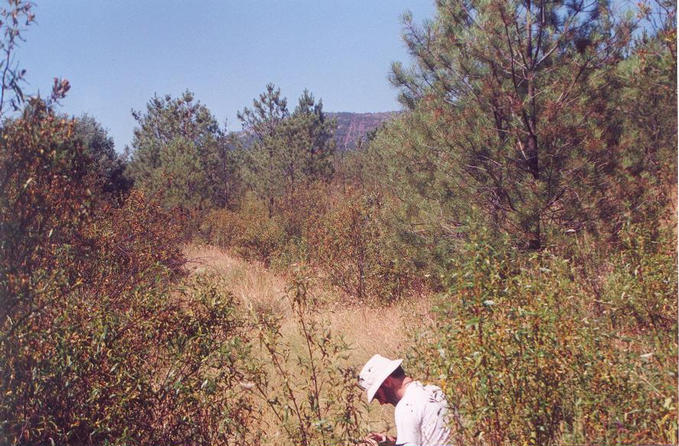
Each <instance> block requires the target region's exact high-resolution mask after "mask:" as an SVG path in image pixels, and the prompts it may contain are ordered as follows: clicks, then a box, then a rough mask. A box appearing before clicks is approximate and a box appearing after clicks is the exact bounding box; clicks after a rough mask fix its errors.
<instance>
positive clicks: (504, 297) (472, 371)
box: [412, 228, 677, 445]
mask: <svg viewBox="0 0 679 446" xmlns="http://www.w3.org/2000/svg"><path fill="white" fill-rule="evenodd" d="M630 229H631V230H632V231H633V232H631V233H630V235H632V234H634V236H633V239H634V243H633V245H632V246H629V247H628V248H626V249H624V250H623V251H621V253H620V255H619V256H617V257H615V258H612V259H611V260H610V261H609V262H607V263H606V264H605V265H600V266H599V268H598V273H599V274H600V275H601V277H600V278H598V279H597V281H598V282H600V286H599V287H591V286H588V284H589V282H588V280H587V279H586V278H585V277H584V276H583V272H582V271H581V269H580V267H579V266H578V265H574V264H572V263H571V262H569V261H567V260H563V259H560V258H558V257H554V256H551V255H550V254H549V253H547V252H544V253H542V254H540V255H526V254H522V253H519V252H517V251H516V250H514V249H513V248H511V247H510V245H506V244H505V247H502V245H498V244H497V243H493V244H490V243H488V239H487V237H486V236H484V235H483V232H481V235H480V236H474V237H471V238H470V241H469V242H468V243H467V245H466V248H465V250H464V251H463V252H462V253H461V255H460V257H459V259H456V260H454V261H453V263H452V264H451V268H450V271H451V272H452V274H451V275H450V290H449V291H448V292H447V293H446V294H445V295H444V296H443V297H442V299H441V302H440V305H439V307H438V309H437V310H436V312H437V320H436V323H435V324H434V325H433V326H431V327H429V331H423V332H422V333H421V338H420V342H419V343H418V347H416V348H415V349H414V352H413V354H414V356H415V359H416V360H415V361H412V362H414V363H419V364H428V365H431V368H430V369H429V370H428V371H429V372H430V373H431V374H432V375H433V377H435V378H437V379H440V380H441V383H442V384H443V386H444V389H445V390H446V392H447V393H448V395H449V401H451V402H453V404H454V406H455V410H454V414H455V417H454V425H455V427H456V428H457V435H458V436H457V442H458V444H493V445H502V444H559V443H560V442H565V443H585V442H591V443H600V444H613V443H614V444H618V443H636V444H640V443H673V442H676V435H677V424H676V414H677V412H676V410H677V400H676V387H675V382H676V379H677V368H676V361H674V359H673V358H675V357H676V354H677V337H676V336H677V321H676V312H677V306H676V293H677V285H676V274H677V269H676V268H677V267H676V261H677V257H676V252H675V251H674V249H673V248H671V247H672V246H675V244H676V240H674V241H675V244H672V243H668V241H671V240H672V239H674V237H670V240H667V239H665V240H662V241H661V240H655V241H654V240H653V239H652V238H649V236H648V234H647V233H644V232H637V231H636V229H639V228H630ZM630 240H632V239H630ZM642 252H643V255H640V254H641V253H642ZM601 290H603V292H601ZM600 292H601V293H600Z"/></svg>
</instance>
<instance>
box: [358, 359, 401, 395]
mask: <svg viewBox="0 0 679 446" xmlns="http://www.w3.org/2000/svg"><path fill="white" fill-rule="evenodd" d="M402 362H403V360H402V359H396V360H391V359H389V358H385V357H384V356H381V355H374V356H373V357H372V358H370V360H369V361H368V362H367V363H366V364H365V365H364V366H363V369H362V370H361V373H359V375H358V385H359V386H360V387H361V388H362V389H363V390H365V392H366V396H367V398H368V402H371V401H372V400H373V399H377V401H379V402H380V404H393V405H396V403H398V401H399V399H400V394H399V389H400V388H401V386H402V384H403V380H404V379H405V377H406V375H405V372H404V371H403V368H402V367H401V363H402Z"/></svg>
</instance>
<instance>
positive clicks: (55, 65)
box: [16, 0, 434, 151]
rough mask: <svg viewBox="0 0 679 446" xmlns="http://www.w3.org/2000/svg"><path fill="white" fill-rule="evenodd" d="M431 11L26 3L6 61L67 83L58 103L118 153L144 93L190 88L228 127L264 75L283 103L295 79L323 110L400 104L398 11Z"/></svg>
mask: <svg viewBox="0 0 679 446" xmlns="http://www.w3.org/2000/svg"><path fill="white" fill-rule="evenodd" d="M405 10H411V11H412V12H413V15H414V17H415V20H416V21H417V22H422V20H424V19H428V18H431V17H433V14H434V5H433V1H432V0H409V1H408V0H278V1H275V0H228V1H217V0H205V1H188V0H187V1H180V0H173V1H170V0H110V1H109V0H97V1H92V0H78V1H76V0H59V1H53V0H51V1H47V0H44V1H40V0H38V1H37V2H36V5H35V12H36V15H37V23H36V24H34V25H33V26H31V27H30V28H29V29H28V30H27V32H26V33H25V37H26V42H24V43H23V44H22V46H21V48H20V49H19V51H18V53H17V59H16V60H17V62H18V63H19V65H20V66H22V67H23V68H26V69H27V75H26V78H27V80H28V85H26V86H25V91H26V92H28V93H35V92H37V91H38V90H40V91H42V92H43V93H47V92H48V90H49V88H50V85H51V83H52V78H54V77H64V78H66V79H68V80H69V81H70V82H71V91H70V92H69V94H68V97H67V98H66V99H65V100H64V101H63V105H62V107H61V111H63V112H65V113H69V114H73V115H76V116H78V115H80V114H83V113H87V114H89V115H91V116H94V117H95V118H96V119H97V120H98V121H99V122H100V123H101V124H102V125H103V126H104V127H105V128H107V129H108V130H109V134H110V135H111V136H112V137H113V138H114V140H115V143H116V148H117V149H118V150H119V151H120V150H122V149H123V147H124V146H125V145H126V144H130V142H131V139H132V130H133V128H134V126H135V121H134V119H133V118H132V116H131V112H130V111H131V110H132V109H135V110H142V109H144V108H145V104H146V102H147V101H148V100H149V98H151V97H152V96H153V95H154V94H156V93H157V94H158V95H164V94H171V95H173V96H176V95H178V94H180V93H181V92H182V91H184V90H186V89H189V90H191V91H193V92H194V93H195V94H196V97H197V99H198V100H200V101H201V102H202V103H203V104H206V105H207V106H208V108H209V109H210V110H211V111H212V112H213V113H214V115H215V116H216V118H217V120H218V121H219V122H221V123H224V122H225V121H227V123H228V129H229V130H239V129H240V122H238V119H237V118H236V112H237V111H238V110H241V109H242V108H243V107H245V106H248V107H249V106H251V103H252V98H254V97H255V96H257V95H258V94H259V93H260V92H262V91H263V90H264V88H265V85H266V84H267V83H268V82H274V83H275V84H277V85H278V86H279V87H280V88H281V92H282V93H283V95H284V96H286V97H287V98H288V101H289V103H291V104H294V103H296V101H297V98H298V97H299V95H300V93H301V92H302V90H303V89H304V88H308V89H309V90H310V91H311V92H312V93H313V94H314V95H315V96H316V97H317V98H319V97H320V98H322V99H323V104H324V109H325V110H326V111H351V112H378V111H389V110H397V109H399V108H400V107H399V104H398V103H397V101H396V95H397V91H396V90H395V89H394V88H393V87H391V86H390V85H389V82H388V81H387V75H388V73H389V67H390V64H391V62H392V61H396V60H400V61H403V62H408V60H409V59H408V56H407V52H406V50H405V46H404V44H403V41H402V39H401V30H402V25H401V20H400V18H401V15H402V13H403V12H404V11H405Z"/></svg>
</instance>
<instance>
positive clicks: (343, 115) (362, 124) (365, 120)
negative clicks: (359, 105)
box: [325, 112, 399, 150]
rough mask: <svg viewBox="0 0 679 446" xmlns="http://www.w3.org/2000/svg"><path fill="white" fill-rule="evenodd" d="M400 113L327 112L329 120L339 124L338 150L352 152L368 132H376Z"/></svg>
mask: <svg viewBox="0 0 679 446" xmlns="http://www.w3.org/2000/svg"><path fill="white" fill-rule="evenodd" d="M398 114H399V112H379V113H351V112H326V113H325V115H326V116H327V117H328V118H329V119H334V120H335V121H336V122H337V130H336V131H335V140H336V141H337V149H338V150H352V149H355V148H356V146H357V145H358V142H359V140H361V139H362V138H365V137H366V136H367V134H368V132H370V131H372V130H375V129H376V128H378V127H379V126H381V125H382V124H384V123H385V122H386V121H388V120H390V119H392V118H394V117H396V116H398Z"/></svg>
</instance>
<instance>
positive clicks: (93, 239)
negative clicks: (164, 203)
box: [0, 100, 250, 444]
mask: <svg viewBox="0 0 679 446" xmlns="http://www.w3.org/2000/svg"><path fill="white" fill-rule="evenodd" d="M74 127H75V122H74V121H70V120H66V119H62V118H59V117H57V116H56V115H55V114H54V113H53V111H52V110H50V109H49V108H47V107H46V106H45V104H44V103H43V102H41V101H38V100H36V101H33V102H32V104H31V106H30V107H29V108H28V109H27V110H26V112H25V113H24V115H23V117H22V118H20V119H17V120H15V121H13V122H8V123H6V125H5V126H4V128H3V131H2V140H1V142H0V149H1V152H0V161H1V163H2V164H1V166H2V170H1V173H2V177H1V179H2V181H1V182H0V184H1V185H2V188H3V190H2V202H0V204H1V206H0V216H1V220H0V223H1V225H2V230H3V233H4V234H7V235H9V237H8V238H3V242H2V245H0V246H1V248H2V264H1V270H0V285H1V289H0V291H1V294H0V298H1V299H2V302H1V303H2V305H1V307H2V319H1V325H0V357H1V358H2V361H0V393H1V394H2V398H1V399H0V420H1V423H0V436H1V437H2V438H3V442H4V443H7V444H48V443H58V444H85V443H88V444H89V443H97V444H101V443H107V444H158V443H162V442H166V441H168V440H169V441H170V442H172V443H182V444H186V443H192V444H234V443H237V444H246V443H247V442H246V441H245V440H244V436H245V432H246V431H247V426H248V421H249V420H250V406H249V402H248V401H249V400H248V397H247V395H245V394H244V390H243V389H242V388H241V387H240V385H239V382H240V380H241V377H242V376H243V372H242V370H246V369H247V368H246V367H245V366H244V365H243V366H242V367H241V365H239V364H241V363H242V357H243V356H244V355H247V353H248V349H247V346H246V344H247V342H246V340H245V339H244V337H243V329H244V324H243V322H242V321H241V320H240V319H239V318H238V317H237V315H236V312H235V311H234V309H235V302H234V300H233V297H232V296H231V295H229V294H228V293H226V292H225V291H224V290H223V287H219V286H218V285H217V281H216V280H215V279H214V278H210V279H209V280H208V279H202V280H201V279H197V280H196V281H187V282H185V283H184V285H185V288H184V289H183V291H181V292H174V293H170V290H171V287H172V288H174V285H173V284H174V283H175V281H176V279H177V278H178V276H179V275H180V272H181V269H180V268H181V266H182V264H183V258H182V256H181V252H180V249H179V244H180V242H181V239H180V232H179V231H178V223H177V222H175V220H174V219H175V217H174V216H173V215H172V214H170V213H167V212H164V211H162V209H161V208H160V207H159V206H158V204H157V203H153V202H149V201H148V200H147V199H145V198H144V196H143V194H141V193H140V192H138V191H136V192H133V193H132V194H131V195H130V196H128V197H127V198H126V199H125V200H124V201H123V202H122V203H121V204H120V203H116V204H115V205H113V204H111V203H109V202H107V201H105V200H102V199H101V197H104V195H102V194H101V190H99V189H97V184H98V183H97V182H96V181H95V180H94V176H93V173H94V172H95V171H96V160H94V159H93V158H92V157H91V156H89V153H88V151H87V150H86V148H85V147H84V146H83V144H82V139H81V138H80V137H79V136H77V135H76V134H75V132H74Z"/></svg>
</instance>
